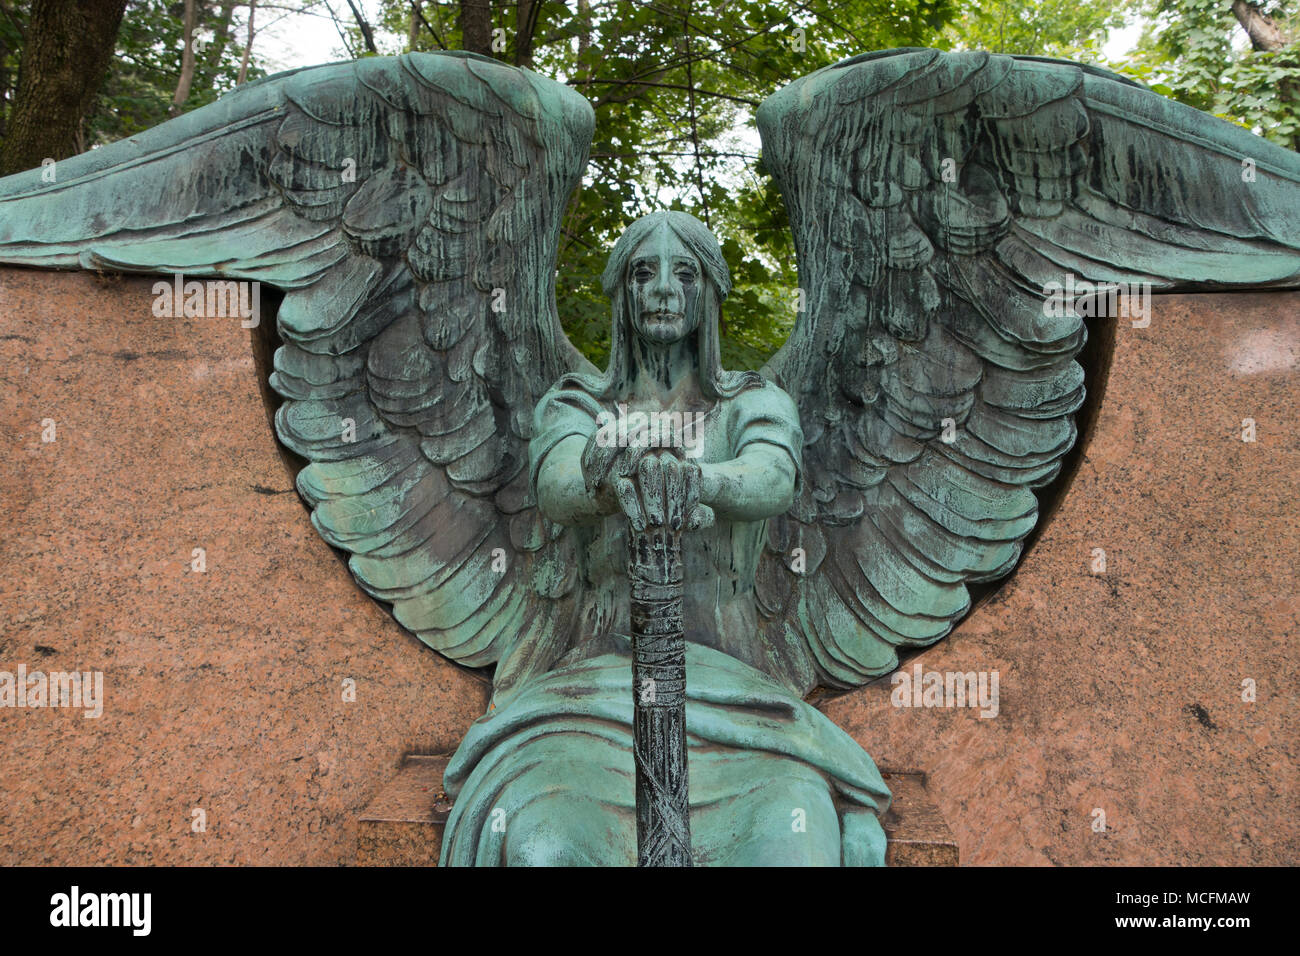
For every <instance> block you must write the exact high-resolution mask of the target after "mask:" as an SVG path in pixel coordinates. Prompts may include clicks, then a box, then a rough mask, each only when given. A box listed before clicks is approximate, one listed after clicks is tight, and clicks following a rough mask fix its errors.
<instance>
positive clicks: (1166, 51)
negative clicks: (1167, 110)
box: [1117, 0, 1300, 149]
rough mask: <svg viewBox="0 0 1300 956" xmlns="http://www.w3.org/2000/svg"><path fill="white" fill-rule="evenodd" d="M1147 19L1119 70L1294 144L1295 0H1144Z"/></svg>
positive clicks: (1297, 100)
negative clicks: (1141, 35)
mask: <svg viewBox="0 0 1300 956" xmlns="http://www.w3.org/2000/svg"><path fill="white" fill-rule="evenodd" d="M1140 9H1141V10H1142V12H1143V13H1144V14H1145V15H1146V16H1147V17H1148V18H1149V19H1150V24H1149V26H1148V27H1147V29H1146V31H1145V33H1144V35H1143V37H1142V40H1141V42H1140V44H1139V46H1138V50H1137V52H1135V53H1134V54H1133V55H1132V57H1131V58H1130V60H1129V61H1128V62H1126V63H1122V64H1119V65H1118V67H1117V68H1118V69H1120V70H1121V71H1122V72H1125V73H1129V74H1130V75H1132V76H1134V77H1136V78H1137V79H1140V80H1142V81H1144V82H1146V83H1147V84H1148V85H1150V86H1151V87H1152V88H1153V89H1154V90H1156V92H1158V93H1162V94H1163V95H1165V96H1170V97H1172V98H1174V99H1176V100H1180V101H1181V102H1183V103H1187V104H1188V105H1189V106H1194V107H1196V108H1197V109H1200V110H1205V111H1206V112H1209V113H1214V114H1215V115H1216V116H1221V117H1223V118H1224V119H1229V120H1232V121H1233V122H1236V123H1239V124H1241V125H1242V126H1245V127H1246V128H1247V129H1251V130H1253V131H1255V132H1256V133H1258V134H1259V135H1261V136H1264V137H1265V138H1267V139H1270V140H1272V141H1273V142H1275V143H1278V144H1279V145H1282V146H1286V147H1288V148H1290V149H1300V47H1297V45H1296V43H1295V26H1294V25H1293V24H1292V18H1293V14H1294V10H1295V0H1263V2H1258V3H1256V2H1248V0H1144V5H1143V6H1142V7H1141V8H1140Z"/></svg>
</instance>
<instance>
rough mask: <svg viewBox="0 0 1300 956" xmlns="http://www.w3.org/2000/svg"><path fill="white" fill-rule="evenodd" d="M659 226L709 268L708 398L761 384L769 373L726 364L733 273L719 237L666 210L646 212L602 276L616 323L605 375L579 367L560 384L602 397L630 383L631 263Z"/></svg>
mask: <svg viewBox="0 0 1300 956" xmlns="http://www.w3.org/2000/svg"><path fill="white" fill-rule="evenodd" d="M659 229H669V230H671V231H672V233H673V235H675V236H676V237H677V238H678V239H680V240H681V241H682V244H683V245H684V246H686V248H687V249H689V250H690V252H691V254H692V255H694V256H695V258H697V259H699V260H700V266H701V267H702V268H703V270H704V278H705V282H704V288H703V289H702V290H701V295H700V297H699V299H698V301H697V303H696V308H697V309H699V311H700V317H699V318H700V321H699V325H698V326H697V327H696V332H695V334H696V346H697V354H698V355H699V361H700V390H701V391H702V392H703V393H704V395H705V397H706V398H709V399H718V398H731V397H733V396H735V395H737V394H739V393H740V392H742V391H744V390H745V389H747V388H761V387H762V385H763V377H762V376H761V375H759V374H758V373H757V372H729V371H727V370H726V369H724V368H723V367H722V351H721V345H720V341H719V331H718V320H719V317H720V316H721V314H722V300H723V299H725V298H726V297H727V294H728V293H729V292H730V291H731V272H730V270H728V268H727V261H726V260H725V259H724V258H722V249H721V248H719V246H718V240H717V239H715V238H714V237H713V233H711V232H709V230H708V227H706V226H705V225H704V223H702V222H700V221H699V220H698V219H696V218H695V217H694V216H692V215H689V214H687V213H684V212H675V211H662V212H652V213H650V214H649V215H646V216H642V217H641V218H640V219H638V220H637V221H636V222H634V223H632V225H630V226H628V227H627V229H626V230H624V232H623V235H621V236H619V238H618V242H616V243H614V248H613V249H612V250H611V251H610V253H609V262H608V264H606V266H605V271H604V273H603V274H602V275H601V277H600V286H601V288H602V289H603V290H604V292H605V294H606V295H607V296H609V301H610V307H611V311H612V313H613V327H612V328H611V330H610V336H609V367H608V368H606V369H605V371H604V373H603V374H600V375H591V374H586V373H582V372H573V373H570V374H568V375H565V376H564V377H563V378H562V379H561V380H560V387H561V388H567V387H570V386H577V387H578V388H581V389H582V390H583V391H585V392H587V393H589V394H590V395H591V396H592V397H593V398H595V399H597V400H598V401H603V400H607V399H611V398H614V397H617V396H618V395H619V394H621V393H622V392H623V391H624V390H625V389H626V388H627V386H628V382H629V376H630V374H631V360H632V336H633V335H635V334H636V333H635V332H634V331H633V329H632V319H631V316H632V294H631V292H630V291H629V289H628V288H627V283H626V281H625V280H626V276H627V265H628V262H629V261H630V260H631V258H632V253H633V252H635V251H636V249H637V247H638V246H640V245H641V243H642V242H644V241H645V240H646V239H648V238H649V237H650V236H652V235H653V234H654V233H655V232H656V231H657V230H659Z"/></svg>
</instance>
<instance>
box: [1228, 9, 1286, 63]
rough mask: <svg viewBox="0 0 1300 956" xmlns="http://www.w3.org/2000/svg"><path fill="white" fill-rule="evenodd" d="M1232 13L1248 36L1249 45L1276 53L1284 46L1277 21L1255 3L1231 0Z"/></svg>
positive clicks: (1284, 41) (1262, 50) (1284, 42)
mask: <svg viewBox="0 0 1300 956" xmlns="http://www.w3.org/2000/svg"><path fill="white" fill-rule="evenodd" d="M1232 13H1233V15H1234V16H1235V17H1236V18H1237V22H1238V23H1240V24H1241V28H1242V29H1243V30H1245V31H1246V35H1247V36H1249V37H1250V45H1251V46H1253V47H1254V48H1255V49H1256V50H1259V51H1261V52H1264V53H1276V52H1277V51H1278V50H1281V49H1283V48H1284V47H1285V46H1286V40H1285V39H1283V37H1282V31H1281V30H1280V29H1279V28H1278V25H1277V21H1275V20H1274V19H1273V18H1272V17H1270V16H1267V15H1265V13H1264V11H1262V10H1261V9H1260V8H1259V6H1258V5H1257V4H1254V3H1248V2H1247V0H1232Z"/></svg>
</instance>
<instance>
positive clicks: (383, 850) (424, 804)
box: [357, 755, 958, 866]
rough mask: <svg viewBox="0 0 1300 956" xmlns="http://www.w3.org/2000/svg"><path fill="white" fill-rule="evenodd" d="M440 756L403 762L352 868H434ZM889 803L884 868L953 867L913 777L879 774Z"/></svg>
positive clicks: (440, 822) (946, 837)
mask: <svg viewBox="0 0 1300 956" xmlns="http://www.w3.org/2000/svg"><path fill="white" fill-rule="evenodd" d="M449 759H450V758H449V757H447V756H446V755H438V756H425V755H418V756H409V757H407V758H406V760H405V761H404V762H403V763H402V766H401V768H400V769H399V770H398V771H397V775H396V776H395V777H393V779H392V780H390V781H389V782H388V784H387V785H386V786H385V787H384V788H383V789H381V790H380V791H379V793H378V795H376V797H375V798H374V800H372V801H371V802H370V805H369V806H367V807H366V809H365V810H364V811H363V812H362V814H361V816H360V818H358V820H357V865H358V866H437V865H438V854H439V853H440V851H441V849H442V831H443V827H444V826H446V824H447V817H448V816H449V815H450V814H451V806H452V805H451V801H450V800H449V799H448V798H447V795H446V794H445V793H443V790H442V775H443V772H444V771H445V770H446V769H447V761H448V760H449ZM883 775H884V777H885V782H886V783H887V784H888V785H889V789H890V790H891V791H893V794H894V803H893V806H891V807H890V809H889V812H888V813H886V814H885V816H884V818H883V819H882V820H881V823H882V825H883V826H884V828H885V835H886V837H887V838H888V840H889V843H888V848H887V850H886V851H885V859H886V861H887V862H888V864H889V865H890V866H956V865H957V863H958V851H957V841H956V840H954V839H953V836H952V832H951V831H950V830H949V829H948V825H947V824H946V823H944V820H943V817H942V816H941V815H940V814H939V810H938V808H937V807H935V805H934V803H933V802H932V801H931V800H930V798H929V795H928V794H927V793H926V791H925V782H924V778H923V777H922V775H921V774H919V773H900V772H885V773H884V774H883Z"/></svg>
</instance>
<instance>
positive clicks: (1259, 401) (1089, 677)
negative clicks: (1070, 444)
mask: <svg viewBox="0 0 1300 956" xmlns="http://www.w3.org/2000/svg"><path fill="white" fill-rule="evenodd" d="M1298 366H1300V295H1297V294H1282V293H1278V294H1271V295H1268V294H1238V295H1202V296H1170V297H1157V298H1156V300H1155V312H1154V317H1153V320H1152V323H1151V326H1150V327H1149V328H1146V329H1134V328H1131V327H1128V326H1127V325H1125V324H1121V326H1120V327H1119V328H1118V330H1117V334H1116V344H1115V352H1114V363H1113V365H1112V368H1111V373H1110V379H1109V383H1108V385H1107V387H1106V392H1105V396H1104V399H1103V401H1102V404H1101V409H1100V415H1099V417H1098V419H1097V423H1096V426H1095V428H1094V430H1093V432H1092V434H1091V435H1090V436H1087V444H1086V445H1085V447H1084V456H1083V460H1082V463H1081V465H1080V467H1079V470H1078V472H1077V473H1076V475H1075V478H1074V481H1073V484H1072V486H1071V487H1070V489H1069V491H1068V492H1067V493H1066V495H1065V497H1064V500H1063V502H1062V504H1061V507H1060V509H1059V511H1057V512H1056V514H1055V515H1054V516H1053V518H1052V520H1051V521H1050V522H1049V523H1048V524H1047V526H1046V528H1045V530H1044V531H1043V534H1042V536H1041V538H1040V539H1039V540H1038V541H1037V543H1036V544H1035V545H1034V547H1033V548H1032V549H1031V550H1030V552H1029V554H1028V555H1027V557H1026V559H1025V561H1024V562H1023V563H1022V564H1021V566H1020V568H1019V570H1017V571H1016V573H1015V575H1014V576H1013V577H1012V578H1011V579H1010V581H1009V582H1008V583H1007V585H1006V586H1005V587H1004V588H1003V589H1001V590H1000V591H998V592H997V593H996V594H994V595H993V596H992V597H991V599H989V600H988V601H987V602H986V603H985V604H984V605H983V606H981V607H978V608H977V609H976V610H975V611H974V613H972V614H971V615H970V616H969V617H968V618H967V619H966V620H965V621H964V622H963V623H962V624H961V626H960V627H959V628H958V630H957V632H956V633H955V634H954V635H953V636H952V637H951V638H950V639H949V640H947V641H945V642H943V643H941V644H939V645H937V646H935V647H933V648H931V649H929V650H928V651H925V652H924V653H922V654H921V655H920V656H919V657H917V658H915V659H914V660H913V661H909V662H908V663H907V668H908V670H909V672H910V670H911V668H912V667H914V665H915V663H916V662H917V661H919V662H921V664H922V666H923V670H924V671H935V672H940V673H943V672H948V671H955V672H967V671H980V670H987V671H992V670H997V671H999V677H1000V688H999V690H1000V713H999V714H998V716H997V717H995V718H991V719H980V718H979V717H978V716H977V714H976V713H974V712H972V711H970V710H960V711H959V710H956V709H951V710H949V709H924V708H922V709H915V708H901V707H894V706H892V704H891V699H890V698H891V694H892V692H893V690H894V688H893V687H891V686H890V684H889V683H888V682H884V683H881V684H877V685H873V686H871V687H868V688H864V689H862V690H859V691H855V692H853V693H850V694H848V695H845V696H843V697H840V698H838V699H836V700H834V701H831V702H829V703H828V704H827V705H826V706H825V707H824V710H825V711H826V712H827V713H828V714H829V715H830V716H831V717H832V718H833V719H834V720H835V721H837V722H838V723H839V724H840V725H841V726H843V727H845V728H846V729H847V730H849V732H850V733H852V734H853V735H854V737H856V738H857V739H858V740H859V741H861V742H862V743H863V744H864V745H865V746H867V747H868V749H869V750H870V751H871V752H872V754H873V755H874V756H875V757H876V759H877V762H879V763H880V764H882V765H884V766H892V767H898V768H900V769H901V768H905V767H911V768H917V769H920V770H923V771H926V772H927V773H928V774H929V780H928V782H929V791H930V794H931V796H932V797H933V799H934V800H935V801H936V803H937V804H938V805H939V808H940V810H941V811H942V812H943V814H944V816H945V817H946V819H947V820H948V823H949V824H950V825H951V827H952V829H953V832H954V834H955V835H956V837H957V841H958V843H959V845H960V846H961V850H962V861H963V862H964V863H977V864H1003V863H1006V864H1046V863H1060V864H1099V863H1122V864H1156V865H1160V864H1225V865H1237V864H1241V865H1246V864H1250V865H1255V864H1291V865H1295V864H1296V863H1300V822H1298V821H1297V815H1296V810H1297V806H1300V800H1298V799H1297V797H1298V794H1297V786H1298V783H1300V768H1298V767H1297V761H1296V754H1297V738H1298V737H1300V719H1298V718H1297V712H1298V711H1300V681H1298V680H1297V677H1298V676H1300V675H1298V673H1297V670H1298V663H1300V654H1297V650H1298V648H1297V633H1298V631H1300V627H1298V626H1297V621H1298V620H1300V599H1298V598H1297V594H1296V582H1297V579H1298V578H1300V558H1298V557H1297V541H1298V540H1300V503H1297V499H1296V490H1297V486H1298V485H1300V479H1298V478H1297V476H1298V475H1300V447H1298V444H1297V440H1296V435H1297V428H1300V381H1298V378H1300V375H1298V373H1300V367H1298ZM1245 418H1252V419H1254V420H1255V422H1256V437H1257V441H1255V442H1254V443H1246V442H1243V441H1242V419H1245ZM1094 548H1101V549H1103V550H1104V551H1105V557H1106V571H1105V572H1104V573H1101V574H1095V573H1093V572H1092V562H1093V555H1092V550H1093V549H1094ZM1248 679H1249V680H1252V681H1254V684H1255V688H1256V691H1255V693H1256V699H1255V701H1254V702H1253V703H1249V702H1246V701H1243V699H1242V696H1243V681H1246V680H1248ZM1098 809H1100V810H1101V811H1103V812H1104V813H1105V824H1106V829H1105V830H1104V832H1097V831H1094V829H1093V824H1094V821H1095V820H1096V821H1100V817H1097V816H1095V815H1094V811H1096V810H1098Z"/></svg>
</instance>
